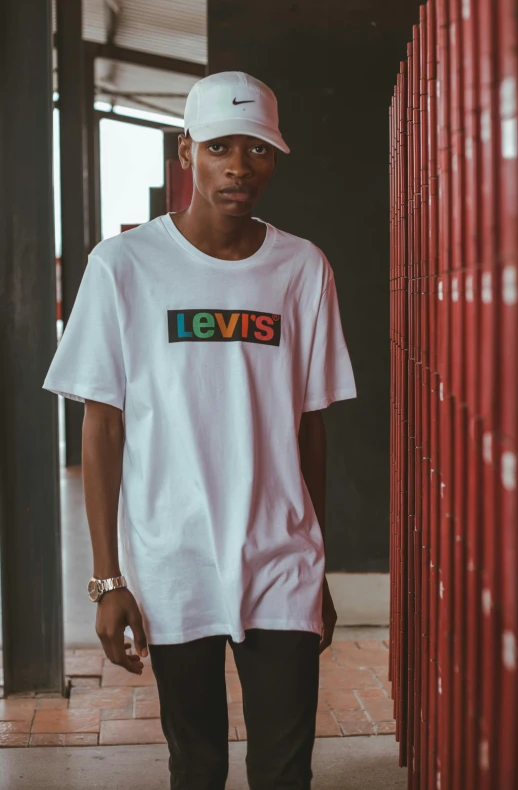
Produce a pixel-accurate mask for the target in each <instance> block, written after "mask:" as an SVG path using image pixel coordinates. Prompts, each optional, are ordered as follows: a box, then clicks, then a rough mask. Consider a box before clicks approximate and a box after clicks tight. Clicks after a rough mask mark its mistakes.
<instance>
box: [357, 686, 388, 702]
mask: <svg viewBox="0 0 518 790" xmlns="http://www.w3.org/2000/svg"><path fill="white" fill-rule="evenodd" d="M358 694H359V696H360V697H361V698H362V699H387V695H386V693H385V689H383V688H381V686H372V687H371V688H364V689H361V691H360V690H359V691H358Z"/></svg>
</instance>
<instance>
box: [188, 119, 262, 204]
mask: <svg viewBox="0 0 518 790" xmlns="http://www.w3.org/2000/svg"><path fill="white" fill-rule="evenodd" d="M179 155H180V161H181V162H182V166H183V167H184V168H185V167H192V170H193V181H194V185H195V188H196V189H197V191H198V192H199V193H200V194H201V196H202V197H203V198H204V199H205V200H206V201H207V203H209V204H210V205H211V206H213V207H214V208H216V209H217V210H218V211H220V212H221V213H222V214H227V215H230V216H234V217H238V216H241V215H244V214H249V213H250V210H251V208H252V206H253V205H254V203H255V202H256V201H257V200H258V199H259V198H260V197H261V195H262V194H263V192H264V190H265V189H266V187H267V185H268V181H269V180H270V178H271V176H272V174H273V172H274V170H275V165H276V162H277V149H276V148H275V146H273V145H271V144H270V143H266V142H265V141H264V140H260V139H259V138H258V137H250V136H248V135H244V134H231V135H228V136H226V137H215V138H214V139H213V140H207V141H206V142H204V143H196V142H194V140H192V139H191V138H190V137H189V138H186V137H185V136H184V135H180V136H179Z"/></svg>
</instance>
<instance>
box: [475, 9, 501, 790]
mask: <svg viewBox="0 0 518 790" xmlns="http://www.w3.org/2000/svg"><path fill="white" fill-rule="evenodd" d="M492 5H493V4H492V2H491V0H480V4H479V9H480V24H479V41H480V110H481V115H480V130H481V131H480V135H481V174H480V175H481V178H480V185H481V189H482V204H481V206H482V221H481V225H480V232H481V240H482V250H481V251H482V310H481V324H482V327H481V328H482V332H481V371H480V374H481V375H480V396H481V400H480V411H481V417H482V420H483V431H484V434H483V448H484V449H483V458H484V465H483V508H482V516H483V568H482V581H483V590H482V611H483V620H482V651H483V652H482V710H481V733H480V742H479V753H478V765H479V771H480V788H481V790H490V788H493V787H494V775H493V770H494V766H495V765H496V763H495V757H496V747H497V738H498V730H497V723H498V718H497V711H496V702H497V698H498V688H497V678H498V675H497V668H498V667H499V666H500V660H499V659H500V656H499V650H498V647H497V646H498V644H499V634H500V624H499V612H498V608H497V604H498V602H497V574H498V563H497V555H496V543H497V540H498V538H499V536H498V517H497V500H496V488H497V459H496V456H495V451H496V447H495V438H496V437H495V430H496V383H497V382H496V351H497V349H496V310H495V284H496V257H497V248H496V234H495V224H496V221H497V211H498V209H497V205H496V196H497V185H496V168H495V164H496V143H497V136H496V133H497V127H496V118H497V105H496V98H497V96H496V91H495V82H496V73H495V71H496V69H495V60H496V40H495V32H496V30H495V28H496V26H495V19H494V14H493V8H492Z"/></svg>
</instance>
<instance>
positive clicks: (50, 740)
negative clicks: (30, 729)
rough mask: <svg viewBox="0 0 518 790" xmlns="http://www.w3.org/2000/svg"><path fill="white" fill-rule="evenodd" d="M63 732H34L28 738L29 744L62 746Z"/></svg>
mask: <svg viewBox="0 0 518 790" xmlns="http://www.w3.org/2000/svg"><path fill="white" fill-rule="evenodd" d="M64 745H65V734H64V733H63V732H36V733H33V734H32V735H31V737H30V739H29V746H64Z"/></svg>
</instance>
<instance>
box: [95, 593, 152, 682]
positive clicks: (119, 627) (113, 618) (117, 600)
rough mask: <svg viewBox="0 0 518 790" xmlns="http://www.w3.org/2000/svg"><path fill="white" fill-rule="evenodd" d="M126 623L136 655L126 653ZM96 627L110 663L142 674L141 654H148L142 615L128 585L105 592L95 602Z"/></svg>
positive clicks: (129, 644) (129, 645) (128, 643)
mask: <svg viewBox="0 0 518 790" xmlns="http://www.w3.org/2000/svg"><path fill="white" fill-rule="evenodd" d="M127 625H129V627H130V628H131V630H132V631H133V636H134V637H135V639H134V642H135V648H136V650H137V653H138V655H128V654H127V653H126V649H127V648H128V647H131V643H130V642H124V629H125V628H126V626H127ZM95 631H96V633H97V636H98V637H99V639H100V640H101V644H102V646H103V648H104V652H105V653H106V657H107V658H109V659H110V661H111V662H112V664H117V665H118V666H120V667H124V669H127V670H128V672H133V673H135V674H137V675H141V674H142V670H143V668H144V664H143V663H142V661H141V660H140V656H147V654H148V650H147V640H146V634H145V632H144V627H143V624H142V615H141V614H140V609H139V608H138V605H137V602H136V600H135V598H134V597H133V595H132V594H131V592H130V591H129V590H128V588H127V587H121V588H120V589H117V590H109V591H108V592H105V593H104V595H103V596H102V597H101V599H100V601H99V603H98V604H97V618H96V623H95Z"/></svg>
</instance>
